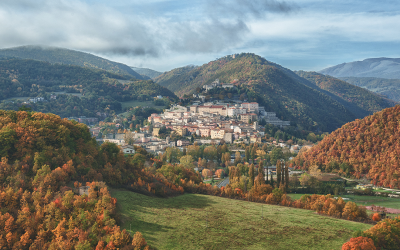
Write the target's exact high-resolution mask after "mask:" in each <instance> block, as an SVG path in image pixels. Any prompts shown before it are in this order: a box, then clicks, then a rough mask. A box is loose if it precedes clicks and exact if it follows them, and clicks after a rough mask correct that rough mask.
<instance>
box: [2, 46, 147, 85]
mask: <svg viewBox="0 0 400 250" xmlns="http://www.w3.org/2000/svg"><path fill="white" fill-rule="evenodd" d="M0 58H20V59H32V60H37V61H44V62H49V63H52V64H54V63H60V64H66V65H76V66H80V67H88V68H94V69H103V70H107V71H110V72H113V73H117V74H122V75H130V76H132V77H134V78H136V79H139V80H143V79H144V78H143V76H141V75H140V74H138V73H136V72H135V71H134V70H133V69H131V68H130V67H129V66H127V65H125V64H122V63H118V62H113V61H110V60H107V59H104V58H101V57H98V56H95V55H92V54H89V53H85V52H80V51H76V50H70V49H64V48H57V47H49V46H31V45H30V46H21V47H14V48H7V49H1V50H0Z"/></svg>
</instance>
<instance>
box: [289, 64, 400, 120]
mask: <svg viewBox="0 0 400 250" xmlns="http://www.w3.org/2000/svg"><path fill="white" fill-rule="evenodd" d="M296 74H298V75H299V76H301V77H303V78H305V79H307V80H308V81H310V82H312V83H314V84H315V85H316V86H318V87H319V88H320V89H322V90H326V91H327V92H329V93H331V94H333V95H334V96H335V97H337V98H335V97H333V98H335V99H336V100H338V101H339V102H340V103H341V104H343V106H345V107H346V108H347V109H349V110H350V111H352V112H353V113H354V114H356V115H357V114H360V116H358V117H359V118H360V117H361V118H362V117H364V116H366V115H369V114H372V113H373V112H377V111H381V110H382V109H384V108H388V107H392V106H394V105H395V102H394V101H392V100H389V99H385V98H383V97H382V96H379V95H377V94H375V93H373V92H371V91H368V90H366V89H365V88H361V87H357V86H354V85H352V84H349V83H347V82H345V81H342V80H339V79H337V78H334V77H331V76H326V75H323V74H319V73H316V72H305V71H297V72H296ZM340 99H341V100H343V101H341V100H340Z"/></svg>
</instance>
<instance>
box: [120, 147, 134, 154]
mask: <svg viewBox="0 0 400 250" xmlns="http://www.w3.org/2000/svg"><path fill="white" fill-rule="evenodd" d="M121 151H122V153H124V154H134V153H135V148H134V147H133V146H132V145H124V146H121Z"/></svg>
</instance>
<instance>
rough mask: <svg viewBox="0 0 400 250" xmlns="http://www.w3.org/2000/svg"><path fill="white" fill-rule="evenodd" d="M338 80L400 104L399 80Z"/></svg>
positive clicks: (350, 78)
mask: <svg viewBox="0 0 400 250" xmlns="http://www.w3.org/2000/svg"><path fill="white" fill-rule="evenodd" d="M340 79H341V80H343V81H346V82H348V83H350V84H352V85H355V86H359V87H361V88H365V89H368V90H369V91H372V92H375V93H378V94H381V95H383V96H386V97H387V98H389V99H391V100H394V101H396V102H400V79H384V78H376V77H340Z"/></svg>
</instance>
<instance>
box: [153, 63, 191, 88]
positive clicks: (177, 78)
mask: <svg viewBox="0 0 400 250" xmlns="http://www.w3.org/2000/svg"><path fill="white" fill-rule="evenodd" d="M196 68H197V66H194V65H188V66H185V67H180V68H176V69H173V70H171V71H167V72H164V73H162V74H161V75H159V76H157V77H156V78H154V81H155V82H156V83H158V84H160V85H161V86H164V87H166V88H168V89H170V90H171V91H173V92H175V93H177V94H179V93H180V92H179V91H180V90H181V89H182V87H183V86H182V85H181V83H185V86H186V85H189V89H188V90H187V91H185V92H190V91H192V90H193V89H192V88H190V84H189V81H191V80H192V78H191V76H187V75H186V73H189V72H191V71H192V70H194V69H196ZM195 88H196V87H195Z"/></svg>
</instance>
